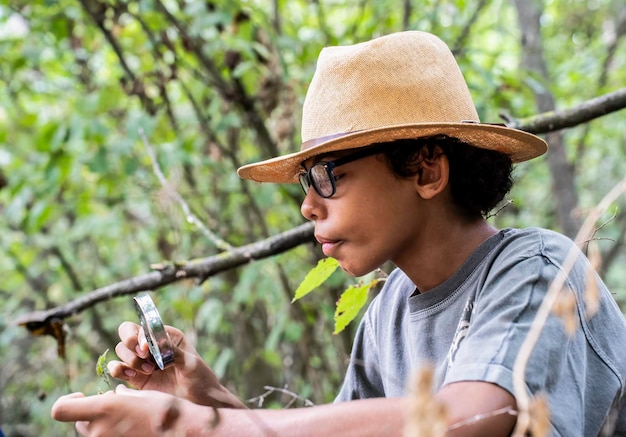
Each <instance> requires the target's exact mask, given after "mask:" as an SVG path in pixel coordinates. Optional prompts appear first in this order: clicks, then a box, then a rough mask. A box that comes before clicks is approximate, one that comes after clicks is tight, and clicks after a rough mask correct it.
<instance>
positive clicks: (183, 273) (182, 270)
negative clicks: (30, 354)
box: [14, 223, 313, 327]
mask: <svg viewBox="0 0 626 437" xmlns="http://www.w3.org/2000/svg"><path fill="white" fill-rule="evenodd" d="M312 238H313V223H305V224H303V225H300V226H298V227H296V228H293V229H290V230H288V231H286V232H283V233H281V234H278V235H276V236H273V237H270V238H267V239H265V240H261V241H259V242H256V243H252V244H248V245H245V246H241V247H238V248H236V249H232V250H230V251H228V252H223V253H220V254H217V255H213V256H210V257H207V258H201V259H198V260H194V261H190V262H186V263H181V264H178V263H172V264H167V265H163V266H159V269H158V270H156V271H153V272H150V273H145V274H143V275H139V276H135V277H133V278H129V279H125V280H122V281H119V282H116V283H113V284H110V285H107V286H105V287H102V288H99V289H97V290H94V291H92V292H90V293H88V294H86V295H84V296H81V297H79V298H78V299H74V300H72V301H70V302H68V303H66V304H64V305H61V306H58V307H55V308H51V309H49V310H45V311H35V312H30V313H26V314H24V315H22V316H21V317H19V318H18V319H17V320H15V321H14V323H17V324H20V325H25V326H26V327H28V325H29V324H41V323H46V322H47V321H49V320H52V319H65V318H67V317H70V316H72V315H74V314H78V313H80V312H82V311H84V310H85V309H87V308H90V307H92V306H94V305H96V304H97V303H98V302H102V301H106V300H109V299H111V298H113V297H119V296H125V295H130V294H135V293H138V292H140V291H149V290H154V289H157V288H160V287H163V286H165V285H168V284H171V283H173V282H177V281H179V280H181V279H189V278H197V279H198V281H199V282H203V281H205V280H206V279H207V278H209V277H211V276H213V275H216V274H218V273H221V272H224V271H227V270H229V269H233V268H235V267H239V266H241V265H244V264H246V263H248V262H250V261H253V260H259V259H263V258H268V257H270V256H273V255H276V254H278V253H282V252H285V251H287V250H289V249H291V248H293V247H296V246H298V245H300V244H303V243H306V242H309V241H313V240H312Z"/></svg>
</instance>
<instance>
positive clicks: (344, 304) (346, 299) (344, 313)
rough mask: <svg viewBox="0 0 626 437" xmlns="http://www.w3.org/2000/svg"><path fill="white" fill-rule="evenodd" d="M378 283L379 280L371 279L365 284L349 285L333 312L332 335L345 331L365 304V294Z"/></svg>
mask: <svg viewBox="0 0 626 437" xmlns="http://www.w3.org/2000/svg"><path fill="white" fill-rule="evenodd" d="M380 281H381V280H380V279H373V280H372V281H370V282H368V283H367V284H359V285H351V286H350V287H348V288H347V289H346V290H345V291H344V292H343V293H342V294H341V297H340V298H339V302H337V310H336V311H335V331H334V332H333V333H334V334H339V333H340V332H341V331H343V330H344V329H346V326H348V324H349V323H350V322H352V321H353V320H354V319H355V318H356V317H357V315H358V314H359V311H361V309H362V308H363V307H364V306H365V304H366V303H367V293H368V292H369V291H370V290H371V289H372V288H374V287H375V286H376V285H378V283H379V282H380Z"/></svg>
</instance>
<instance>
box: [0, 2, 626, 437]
mask: <svg viewBox="0 0 626 437" xmlns="http://www.w3.org/2000/svg"><path fill="white" fill-rule="evenodd" d="M403 29H416V30H424V31H430V32H433V33H435V34H437V35H439V36H440V37H441V38H442V39H443V40H444V41H446V42H447V43H448V44H449V45H450V47H451V48H452V49H453V51H454V52H455V54H456V55H457V58H458V61H459V63H460V65H461V68H462V69H463V71H464V73H465V76H466V79H467V81H468V84H469V86H470V90H471V92H472V95H473V97H474V100H475V102H476V104H477V107H478V109H479V113H480V116H481V119H482V120H483V121H486V122H501V121H502V117H507V119H522V118H526V117H533V116H535V115H536V114H539V113H543V112H546V111H551V110H559V109H567V108H572V107H575V106H577V105H579V104H581V103H583V102H585V101H586V100H588V99H591V98H594V97H597V96H601V95H603V94H605V93H609V92H612V91H616V90H618V89H621V88H623V87H625V86H626V49H625V45H626V41H625V34H626V5H625V4H624V2H623V0H593V1H587V0H544V1H532V2H529V1H525V0H518V1H511V0H492V1H488V0H487V1H485V0H482V1H465V0H457V1H455V0H450V1H435V0H432V1H409V0H405V1H400V0H376V1H374V0H369V1H368V0H359V1H357V0H348V1H336V0H316V1H308V0H288V1H287V0H273V1H270V0H266V1H262V0H253V1H242V0H220V1H193V0H188V1H185V0H180V1H176V0H171V1H165V0H163V1H160V0H156V1H155V0H140V1H130V0H129V1H124V0H81V1H72V0H59V1H52V0H49V1H42V0H29V1H26V0H23V1H22V0H15V1H9V2H8V3H7V2H6V1H3V2H2V3H1V5H0V59H2V62H0V272H1V273H2V280H1V281H0V426H1V427H2V429H3V431H4V432H5V434H6V435H7V437H9V436H43V435H46V436H63V435H74V431H73V426H72V425H68V424H60V423H56V422H54V421H52V420H51V419H50V416H49V412H50V406H51V404H52V403H53V402H54V400H55V399H56V398H57V397H58V396H60V395H62V394H64V393H67V392H68V391H83V392H85V393H87V394H93V393H96V392H97V391H98V390H99V389H100V390H101V389H104V388H105V387H103V384H102V382H101V380H100V379H99V378H98V377H97V375H96V370H95V367H96V360H97V359H98V356H99V355H100V354H102V353H103V352H104V351H105V350H106V349H108V348H110V349H111V350H112V349H113V348H114V347H115V344H116V343H117V334H116V333H117V326H118V325H119V324H120V323H121V322H122V321H123V320H136V315H135V312H134V309H133V307H132V305H131V299H130V296H128V297H120V298H115V299H112V300H108V301H105V302H101V303H99V304H97V305H96V306H94V307H92V308H90V309H88V310H86V311H84V312H81V313H79V314H76V315H75V316H73V317H70V318H67V319H66V320H65V322H66V325H65V329H66V332H67V337H66V358H65V359H61V358H60V357H59V355H58V353H57V342H56V341H55V339H54V338H53V337H51V336H42V337H36V336H33V335H31V334H29V333H28V331H27V330H26V329H25V328H24V327H21V326H16V324H15V323H14V321H15V320H16V319H17V318H18V317H19V316H22V315H24V314H27V313H29V312H31V311H35V310H43V309H47V308H52V307H55V306H59V305H62V304H64V303H67V302H69V301H71V300H73V299H76V298H78V297H80V296H83V295H86V294H87V293H89V292H90V291H92V290H95V289H98V288H101V287H104V286H106V285H109V284H113V283H116V282H118V281H121V280H124V279H128V278H132V277H134V276H137V275H141V274H144V273H146V272H149V271H150V268H151V267H150V266H151V265H153V264H156V263H167V262H184V261H187V260H193V259H197V258H202V257H206V256H210V255H214V254H217V253H219V252H220V250H219V248H218V247H216V244H215V242H214V241H212V240H211V239H210V238H207V237H206V235H205V234H204V233H203V232H201V230H199V229H198V227H197V226H194V225H193V224H190V223H189V222H188V221H187V220H186V217H185V215H184V213H183V210H182V208H181V206H180V204H179V203H178V202H177V201H176V199H175V198H173V196H172V195H171V193H168V192H167V190H164V189H163V188H162V186H161V184H160V183H159V180H158V178H157V176H156V174H155V171H154V169H153V168H152V165H151V161H150V157H149V154H148V151H147V148H146V145H145V144H144V142H143V141H142V138H141V135H140V132H145V135H146V138H147V139H148V142H149V144H150V145H151V146H152V148H153V150H154V152H155V154H156V156H157V159H158V162H159V165H160V168H161V169H162V171H163V173H164V175H165V177H166V178H167V180H168V182H169V183H170V184H171V186H172V187H173V188H174V189H175V191H176V192H177V193H178V194H180V196H182V198H183V199H184V200H185V201H186V202H187V203H188V204H189V206H190V208H191V210H192V211H193V213H194V215H195V216H196V217H198V218H199V219H200V220H201V221H202V223H204V225H205V226H206V227H207V228H208V229H210V230H211V231H212V232H213V233H215V234H216V235H218V236H219V237H220V238H222V239H223V240H225V241H227V242H228V243H229V244H231V245H233V246H240V245H244V244H247V243H252V242H255V241H258V240H261V239H263V238H266V237H268V236H271V235H276V234H279V233H281V232H283V231H286V230H289V229H291V228H293V227H295V226H297V225H299V224H301V223H303V221H304V219H303V218H302V217H301V215H300V211H299V202H300V201H301V199H302V196H301V193H300V188H299V187H298V186H274V185H271V184H265V185H261V184H255V183H251V182H247V181H242V180H240V179H239V178H238V177H237V175H236V172H235V170H236V168H237V167H238V166H240V165H242V164H245V163H248V162H252V161H255V160H259V159H263V158H267V157H270V156H274V155H275V154H277V153H286V152H291V151H295V150H297V149H298V148H299V145H300V142H299V122H300V107H301V104H302V100H303V98H304V95H305V93H306V87H307V84H308V82H309V80H310V78H311V76H312V74H313V71H314V68H315V61H316V58H317V55H318V53H319V51H320V50H321V48H322V47H324V46H327V45H337V44H350V43H355V42H360V41H364V40H367V39H370V38H371V37H374V36H379V35H383V34H387V33H391V32H395V31H399V30H403ZM531 40H532V41H531ZM537 48H538V49H537ZM625 128H626V113H625V112H624V111H621V112H615V113H611V114H608V115H606V116H603V117H601V118H598V119H595V120H594V121H592V122H589V123H585V124H581V125H578V126H576V127H574V128H570V129H567V130H564V131H560V132H557V133H552V134H550V135H549V138H548V140H549V142H550V144H551V146H553V147H552V149H551V152H550V153H549V154H548V155H546V156H544V157H542V158H540V159H537V160H535V161H531V162H529V163H525V164H522V165H520V166H519V167H518V169H517V171H516V177H517V181H518V185H517V186H516V187H515V189H514V190H513V192H512V193H511V195H510V200H512V204H511V205H509V206H507V207H506V208H504V209H503V210H501V211H500V212H499V213H498V214H497V216H495V217H493V218H492V219H491V220H492V221H493V223H494V224H495V225H497V226H500V227H506V226H516V227H524V226H543V227H548V228H552V229H556V230H559V231H561V232H564V233H566V234H568V235H570V236H571V237H574V235H575V232H576V230H577V228H578V227H579V226H580V223H582V220H584V218H585V217H586V215H587V214H588V212H589V210H590V209H591V208H593V207H594V206H595V205H596V204H597V203H598V202H599V201H600V200H601V199H602V198H603V196H604V195H605V194H606V193H607V192H608V191H609V190H610V189H611V188H612V187H613V186H615V184H617V183H618V182H619V181H620V180H621V179H622V178H623V177H624V176H625V174H624V168H626V129H625ZM601 224H602V226H601ZM625 231H626V215H625V214H624V201H623V197H622V198H621V200H620V201H619V202H617V203H616V204H615V205H613V206H612V207H611V208H610V209H609V211H607V213H606V214H604V216H603V217H602V219H601V221H600V224H599V225H598V231H597V232H596V234H595V235H594V237H595V238H596V239H598V243H599V247H600V250H601V254H602V259H603V265H602V269H601V274H602V276H603V277H604V279H605V280H606V282H607V283H608V285H609V287H610V289H611V290H612V292H613V293H614V295H615V297H616V299H617V301H618V303H619V304H620V305H621V306H622V308H626V306H625V304H626V285H624V284H626V269H624V268H623V266H624V265H625V264H624V263H625V262H626V250H625V249H624V243H625V242H626V241H625ZM320 258H321V253H320V251H319V248H317V247H316V246H315V245H313V244H306V245H301V246H298V247H297V248H295V249H293V250H290V251H288V252H286V253H282V254H277V255H276V256H274V257H271V258H267V259H264V260H260V261H255V262H252V263H249V264H247V265H246V266H244V267H240V268H237V269H233V270H229V271H226V272H223V273H220V274H219V275H216V276H213V277H211V278H209V279H208V280H207V281H205V282H203V283H202V284H198V282H197V281H193V280H182V281H180V282H177V283H175V284H173V285H168V286H166V287H163V288H160V289H158V290H156V291H155V293H154V294H153V296H154V299H155V301H156V303H157V305H158V307H159V309H160V311H161V315H162V316H163V318H164V319H165V321H166V322H167V323H169V324H172V325H175V326H177V327H179V328H180V329H182V330H184V331H185V332H186V333H187V335H188V336H189V337H190V338H191V339H193V341H195V342H196V345H197V348H198V350H199V351H200V352H201V354H202V355H203V357H204V358H205V359H206V360H207V362H209V363H212V365H213V366H214V369H215V371H216V372H217V373H218V375H219V376H220V377H222V379H223V381H224V383H225V384H226V385H227V386H229V387H231V388H232V389H233V390H235V391H236V392H237V393H239V395H240V396H241V397H242V398H243V399H249V398H253V397H255V396H258V395H261V394H263V393H264V392H265V389H264V386H266V385H269V386H272V387H278V388H287V389H288V390H290V391H292V392H294V393H297V394H298V395H299V396H301V397H302V398H306V399H310V400H311V401H313V402H315V403H323V402H328V401H331V400H332V399H333V397H334V395H335V393H336V391H337V389H338V387H339V384H340V383H341V380H342V377H343V371H344V368H345V364H346V358H347V357H348V354H349V351H350V343H351V338H352V335H353V333H354V329H355V325H356V324H355V323H353V324H351V325H350V326H348V329H346V330H345V331H343V332H342V333H341V334H338V335H333V334H332V332H333V325H334V322H333V314H334V310H335V303H336V301H337V299H338V297H339V296H340V294H341V292H342V290H343V289H344V288H345V287H346V286H347V285H350V284H353V283H354V282H355V280H354V279H353V278H349V277H348V276H347V275H345V274H343V273H341V272H337V273H335V274H333V276H332V277H331V279H330V281H329V282H328V283H326V284H325V285H324V286H323V287H321V289H320V290H319V291H317V292H315V293H312V294H311V295H308V296H306V297H305V298H304V299H302V300H299V301H297V302H296V303H293V304H292V303H291V299H292V297H293V291H294V290H295V289H296V287H297V286H298V284H299V283H300V281H301V280H302V279H303V278H304V276H305V275H306V273H307V272H308V271H309V270H310V269H311V268H312V267H313V266H314V265H315V263H316V262H317V260H318V259H320ZM386 267H387V270H388V267H389V266H386ZM112 355H113V353H110V354H109V358H112ZM288 401H289V399H288V397H285V396H280V395H278V394H276V395H271V396H268V398H267V400H266V402H265V404H264V406H266V407H272V408H280V407H283V406H284V405H285V404H286V403H287V402H288ZM296 405H302V401H301V400H300V401H298V402H296Z"/></svg>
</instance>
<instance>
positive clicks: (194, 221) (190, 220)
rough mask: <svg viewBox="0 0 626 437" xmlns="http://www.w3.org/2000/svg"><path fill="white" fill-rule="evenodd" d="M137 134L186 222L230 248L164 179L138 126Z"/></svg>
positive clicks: (152, 152)
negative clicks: (179, 207) (181, 210)
mask: <svg viewBox="0 0 626 437" xmlns="http://www.w3.org/2000/svg"><path fill="white" fill-rule="evenodd" d="M139 135H140V136H141V139H142V140H143V143H144V145H145V146H146V150H147V151H148V155H150V160H151V161H152V169H153V170H154V173H155V174H156V176H157V178H158V179H159V182H161V186H163V188H164V189H165V191H166V192H167V194H168V195H170V196H172V197H173V198H174V199H175V200H176V201H177V202H178V204H179V205H180V206H181V208H182V209H183V212H184V213H185V219H186V220H187V222H188V223H191V224H192V225H194V226H196V227H197V228H198V229H200V231H201V232H202V233H203V234H204V236H205V237H207V238H208V239H209V240H210V241H211V242H212V243H213V244H215V246H216V247H217V248H218V249H221V250H231V249H232V246H231V245H230V244H228V243H227V242H226V241H224V240H222V239H221V238H220V237H219V236H218V235H217V234H215V233H214V232H213V231H211V230H210V229H209V228H207V227H206V226H205V225H204V223H202V221H200V220H199V219H198V218H197V217H196V216H195V215H194V214H193V213H192V212H191V208H189V205H188V204H187V202H185V199H183V198H182V196H181V195H180V194H178V192H177V191H176V190H174V188H172V186H171V185H170V184H169V183H168V182H167V179H165V176H164V175H163V172H162V171H161V168H160V167H159V163H158V161H157V158H156V155H155V153H154V150H153V149H152V146H151V145H150V143H149V141H148V138H146V134H145V133H144V131H143V129H142V128H139Z"/></svg>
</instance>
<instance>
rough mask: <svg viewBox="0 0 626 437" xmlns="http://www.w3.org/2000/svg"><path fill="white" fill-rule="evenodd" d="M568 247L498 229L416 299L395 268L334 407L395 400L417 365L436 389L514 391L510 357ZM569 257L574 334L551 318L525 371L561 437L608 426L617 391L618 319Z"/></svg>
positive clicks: (623, 375)
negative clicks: (595, 300)
mask: <svg viewBox="0 0 626 437" xmlns="http://www.w3.org/2000/svg"><path fill="white" fill-rule="evenodd" d="M573 247H574V248H575V246H574V244H573V243H572V242H571V240H569V239H567V238H566V237H564V236H562V235H560V234H557V233H555V232H551V231H547V230H544V229H536V228H532V229H525V230H517V229H506V230H503V231H501V232H499V233H498V234H497V235H494V236H493V237H491V238H489V239H488V240H487V241H485V242H484V243H483V244H482V245H481V246H480V247H479V248H478V249H477V250H476V251H475V252H474V253H473V254H472V255H471V256H470V257H469V258H468V259H467V261H466V262H465V263H464V265H463V266H462V267H461V268H460V269H459V270H458V271H457V272H456V273H455V274H454V275H453V276H452V277H450V278H449V279H448V280H446V281H445V282H444V283H443V284H441V285H439V286H438V287H436V288H434V289H432V290H430V291H428V292H427V293H424V294H416V293H415V290H416V287H415V284H413V283H412V282H411V280H410V279H409V278H408V277H407V276H406V275H405V274H404V273H403V272H402V271H401V270H399V269H395V270H394V271H393V272H392V273H391V275H390V276H389V278H388V279H387V282H386V283H385V286H384V287H383V289H382V290H381V292H380V294H379V295H378V296H376V298H374V300H373V301H372V303H371V304H370V307H369V308H368V310H367V312H366V314H365V315H364V317H363V320H362V321H361V324H360V325H359V328H358V331H357V335H356V338H355V341H354V345H353V350H352V358H351V362H350V365H349V367H348V371H347V373H346V377H345V381H344V385H343V387H342V389H341V392H340V393H339V395H338V396H337V399H336V402H341V401H346V400H351V399H362V398H372V397H398V396H403V395H404V394H405V388H406V385H407V382H408V380H409V377H410V375H411V372H412V371H414V370H415V369H418V368H420V367H421V366H424V365H426V364H430V365H432V366H434V368H435V386H436V388H439V387H442V386H444V385H446V384H449V383H452V382H458V381H486V382H491V383H494V384H497V385H499V386H500V387H502V388H504V389H505V390H507V391H509V392H511V393H513V392H514V391H513V367H514V363H515V359H516V357H517V355H518V352H519V350H520V347H521V345H522V343H523V341H524V339H525V337H526V334H527V333H528V330H529V327H530V326H531V324H532V322H533V320H534V319H535V316H536V313H537V310H538V308H539V306H540V305H541V302H542V301H543V298H544V296H545V294H546V292H547V290H548V287H549V285H550V283H551V282H552V280H553V279H554V278H555V276H556V275H557V272H559V271H563V265H564V262H565V259H566V258H567V256H568V253H569V251H570V250H571V249H572V248H573ZM575 250H578V249H576V248H575ZM578 253H579V254H580V256H579V257H578V258H577V261H576V264H575V267H574V268H573V269H572V271H571V272H570V273H569V275H568V277H567V281H566V287H567V289H569V290H571V292H573V293H574V295H575V296H576V306H577V308H576V310H577V311H576V317H577V319H576V321H577V323H578V326H577V329H576V332H575V333H574V334H573V335H568V334H567V332H566V331H565V328H564V323H563V320H562V319H561V318H559V317H557V316H556V315H554V314H552V315H551V316H550V318H549V319H548V322H547V324H546V326H545V327H544V329H543V331H542V333H541V337H540V338H539V341H538V342H537V344H536V346H535V348H534V350H533V353H532V354H531V357H530V360H529V362H528V365H527V370H526V384H527V389H528V391H529V392H530V393H533V394H536V393H540V392H543V393H545V394H547V396H548V400H549V406H550V410H551V415H552V417H551V422H552V426H553V433H552V434H553V435H554V436H563V437H572V436H596V435H598V434H599V433H600V431H601V429H602V427H603V425H604V424H605V423H615V420H616V418H615V415H617V414H618V411H619V407H618V403H619V402H620V401H621V399H622V398H623V397H624V392H625V379H626V322H625V318H624V316H623V314H622V313H621V311H620V309H619V308H618V306H617V305H616V303H615V301H614V299H613V297H612V296H611V294H610V293H609V291H608V290H607V289H606V287H605V285H604V284H603V283H602V281H601V280H600V279H599V278H598V277H597V275H595V273H593V272H592V271H591V267H590V264H589V262H588V261H587V259H586V258H585V257H584V256H582V253H580V251H578ZM588 280H593V281H595V284H596V286H595V287H597V292H598V294H599V298H600V302H599V309H598V312H597V313H596V315H595V316H594V317H592V318H591V319H587V317H586V316H585V308H586V305H585V297H584V295H585V289H587V287H588V285H587V284H588V283H587V281H588ZM610 413H611V414H610ZM625 413H626V411H624V410H622V411H621V412H620V413H619V419H617V422H618V423H617V428H618V429H617V430H615V433H616V434H614V435H626V426H625V423H624V422H626V414H625Z"/></svg>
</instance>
